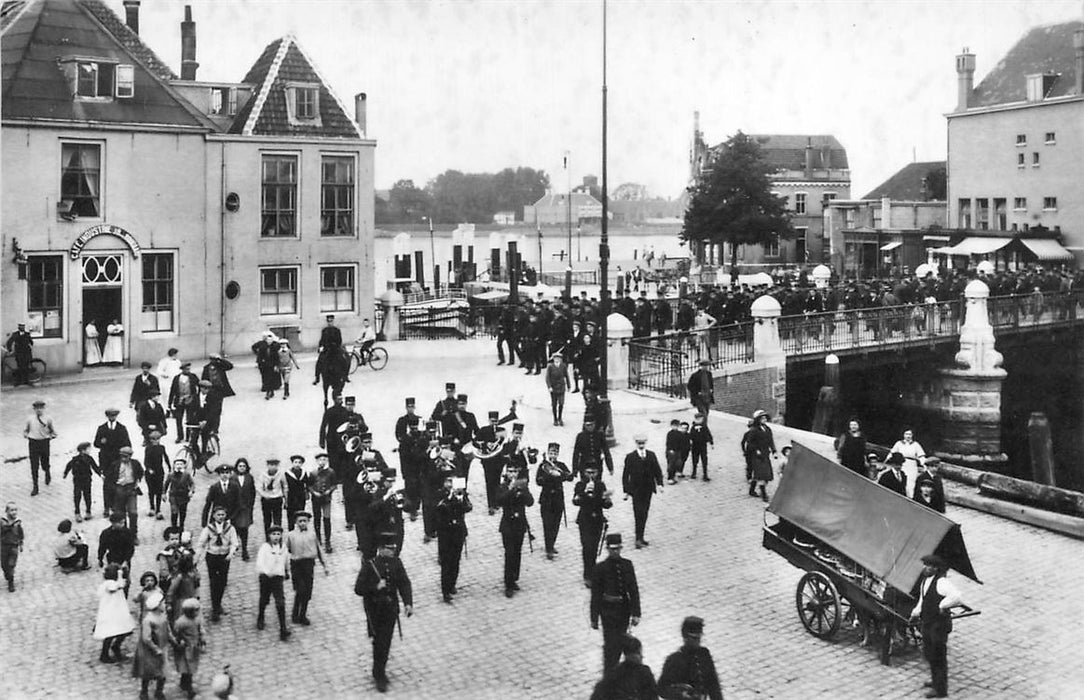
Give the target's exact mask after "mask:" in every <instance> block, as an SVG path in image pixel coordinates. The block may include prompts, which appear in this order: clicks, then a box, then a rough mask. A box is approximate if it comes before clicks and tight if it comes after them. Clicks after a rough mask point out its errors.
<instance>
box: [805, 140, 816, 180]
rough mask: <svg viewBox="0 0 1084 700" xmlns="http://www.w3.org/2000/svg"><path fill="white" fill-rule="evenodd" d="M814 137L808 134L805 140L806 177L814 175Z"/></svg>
mask: <svg viewBox="0 0 1084 700" xmlns="http://www.w3.org/2000/svg"><path fill="white" fill-rule="evenodd" d="M813 156H814V151H813V138H812V137H811V136H807V137H806V140H805V179H807V180H808V179H810V178H812V177H813Z"/></svg>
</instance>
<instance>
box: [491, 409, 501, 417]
mask: <svg viewBox="0 0 1084 700" xmlns="http://www.w3.org/2000/svg"><path fill="white" fill-rule="evenodd" d="M489 417H490V418H500V417H501V413H500V411H490V412H489Z"/></svg>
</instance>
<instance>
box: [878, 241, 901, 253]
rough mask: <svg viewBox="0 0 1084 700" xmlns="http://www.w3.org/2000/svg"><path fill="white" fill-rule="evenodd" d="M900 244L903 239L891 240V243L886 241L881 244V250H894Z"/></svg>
mask: <svg viewBox="0 0 1084 700" xmlns="http://www.w3.org/2000/svg"><path fill="white" fill-rule="evenodd" d="M901 245H903V241H892V242H891V243H886V244H884V245H883V246H881V250H882V251H889V250H895V249H896V248H899V247H900V246H901Z"/></svg>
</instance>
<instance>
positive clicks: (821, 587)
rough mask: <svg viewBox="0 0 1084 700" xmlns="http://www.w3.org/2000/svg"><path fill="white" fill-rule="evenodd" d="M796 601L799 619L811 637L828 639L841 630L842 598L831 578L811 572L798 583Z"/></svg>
mask: <svg viewBox="0 0 1084 700" xmlns="http://www.w3.org/2000/svg"><path fill="white" fill-rule="evenodd" d="M794 600H795V603H796V604H797V606H798V617H799V618H801V620H802V625H804V626H805V629H806V631H807V632H809V633H810V634H811V635H813V636H814V637H820V638H821V639H828V638H830V637H831V636H832V635H833V634H835V633H836V632H837V631H838V630H839V624H840V621H841V620H842V618H843V614H842V609H841V598H840V596H839V591H838V590H836V586H835V584H834V583H832V580H831V579H830V578H828V577H827V576H825V575H824V574H822V573H820V572H819V571H810V572H809V573H807V574H806V575H805V576H802V578H801V579H800V580H799V581H798V590H797V591H796V593H795V596H794Z"/></svg>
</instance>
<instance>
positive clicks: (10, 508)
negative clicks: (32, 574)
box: [0, 501, 26, 591]
mask: <svg viewBox="0 0 1084 700" xmlns="http://www.w3.org/2000/svg"><path fill="white" fill-rule="evenodd" d="M24 541H26V533H24V532H23V521H22V520H20V519H19V506H17V505H15V501H8V502H7V505H5V506H4V516H3V517H2V518H0V569H3V571H4V579H5V580H7V582H8V590H9V591H14V590H15V564H16V563H18V561H19V552H21V551H23V542H24Z"/></svg>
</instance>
